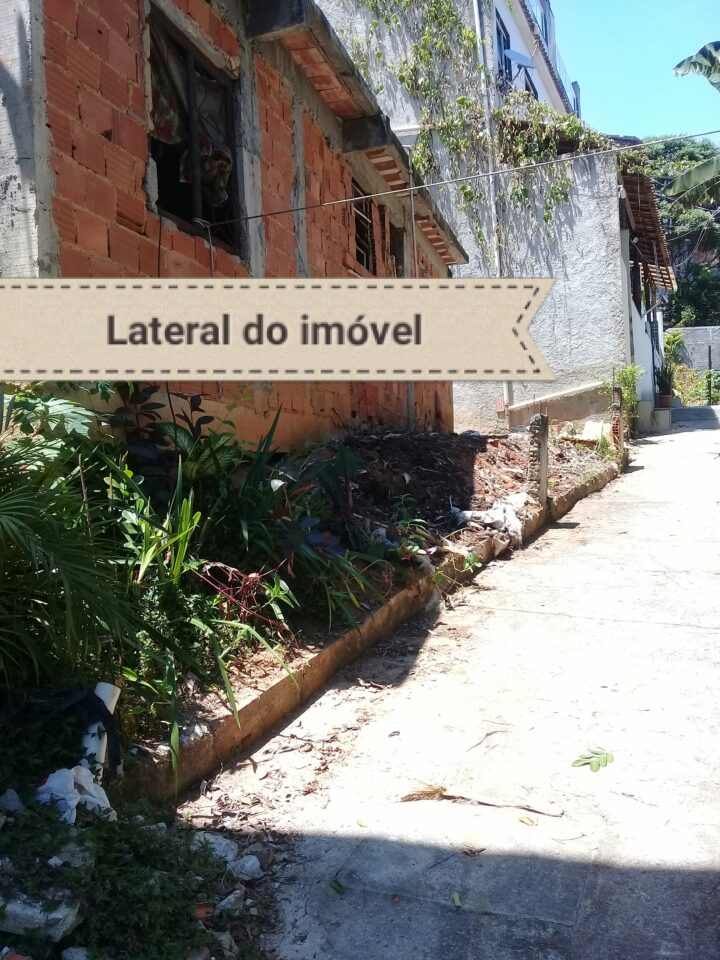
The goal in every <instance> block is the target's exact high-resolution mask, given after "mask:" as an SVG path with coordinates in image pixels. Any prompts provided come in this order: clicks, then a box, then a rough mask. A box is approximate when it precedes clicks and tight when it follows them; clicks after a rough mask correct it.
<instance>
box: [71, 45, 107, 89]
mask: <svg viewBox="0 0 720 960" xmlns="http://www.w3.org/2000/svg"><path fill="white" fill-rule="evenodd" d="M67 61H68V70H69V71H70V73H71V74H72V76H73V77H74V78H75V80H77V81H78V83H84V84H85V86H87V87H89V88H90V89H91V90H97V88H98V84H99V83H100V63H101V61H100V58H99V57H97V56H96V55H95V54H94V53H93V52H92V50H88V49H87V47H85V46H84V45H83V44H82V43H78V42H77V41H72V40H71V41H70V42H68V49H67Z"/></svg>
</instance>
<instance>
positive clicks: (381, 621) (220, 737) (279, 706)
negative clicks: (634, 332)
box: [110, 464, 620, 801]
mask: <svg viewBox="0 0 720 960" xmlns="http://www.w3.org/2000/svg"><path fill="white" fill-rule="evenodd" d="M619 474H620V471H619V469H618V468H617V467H616V466H615V465H614V464H609V465H608V466H607V467H606V468H605V469H604V470H602V471H601V472H600V473H599V474H596V475H595V476H593V477H592V478H589V479H588V480H587V481H585V482H583V483H580V484H578V485H577V486H575V487H573V489H572V490H570V491H568V492H567V493H564V494H562V495H560V496H557V497H553V496H552V494H551V495H550V497H549V498H548V499H549V503H548V511H547V515H546V514H545V513H544V511H543V510H541V509H540V507H536V508H534V509H533V510H531V511H530V513H529V515H528V516H527V517H526V518H525V520H524V521H523V541H527V540H529V539H531V538H532V537H534V536H536V535H537V534H538V533H539V532H540V531H541V530H542V529H543V527H544V526H545V525H546V523H547V522H548V520H550V521H552V520H557V519H559V518H560V517H562V516H564V515H565V514H566V513H567V512H568V511H569V510H571V509H572V507H573V506H574V505H575V504H576V503H577V502H578V501H579V500H582V499H583V498H584V497H587V496H589V495H590V494H592V493H596V492H597V491H598V490H601V489H602V488H603V487H604V486H606V485H607V484H608V483H609V482H610V481H611V480H614V479H615V478H616V477H617V476H619ZM503 552H505V551H504V550H500V551H497V550H496V548H495V546H494V544H493V541H492V539H489V540H485V541H483V544H482V547H478V548H477V549H476V550H475V556H476V557H477V559H478V560H479V561H481V562H482V564H483V565H485V564H488V563H490V562H491V561H492V560H494V559H495V558H496V556H499V555H500V554H501V553H503ZM464 559H465V558H464V557H463V556H461V555H460V554H459V553H458V554H450V555H449V556H447V557H446V558H445V559H444V560H443V561H442V563H441V564H440V565H439V566H438V567H437V568H436V570H435V571H434V572H433V573H426V574H418V575H417V577H416V580H415V582H414V583H412V584H411V585H410V586H408V587H405V588H403V589H402V590H399V591H398V592H397V593H396V594H394V595H393V596H392V597H390V599H389V600H387V601H386V602H385V603H384V604H383V605H382V606H381V607H379V608H378V609H377V610H374V611H373V612H372V613H371V614H369V616H368V617H367V618H366V619H365V620H364V621H363V622H362V623H361V624H359V625H358V626H357V627H356V628H353V629H352V630H348V631H347V632H346V633H344V634H343V635H342V636H340V637H338V638H337V639H335V640H333V641H331V642H330V643H329V644H328V645H327V646H326V647H324V648H322V649H320V650H315V651H311V650H308V651H303V652H302V653H301V654H300V655H299V656H298V658H297V659H296V660H295V661H294V662H293V663H292V664H291V666H292V670H293V673H294V677H290V676H288V675H287V673H285V672H282V673H281V674H280V673H279V674H278V676H277V677H274V678H271V679H268V681H267V686H266V687H265V688H264V689H262V690H259V691H258V690H253V691H250V692H249V693H248V695H247V698H246V699H245V701H244V702H243V700H242V699H241V695H240V696H238V712H239V716H240V726H239V727H238V725H237V723H236V722H235V719H234V717H233V716H232V714H230V713H228V714H227V715H225V716H222V717H220V718H218V719H215V720H213V721H211V722H210V723H208V724H206V725H200V726H199V727H198V729H197V731H196V733H195V735H193V736H191V737H190V738H189V739H185V740H184V741H183V744H182V748H181V760H180V765H179V770H178V773H177V777H176V776H175V775H174V774H173V770H172V766H171V763H170V760H169V759H168V758H162V759H159V760H158V759H151V758H149V757H143V758H142V759H140V760H137V761H135V762H133V764H132V766H130V767H129V768H128V769H127V771H126V775H125V778H124V780H122V781H120V782H119V783H117V784H116V785H115V786H114V788H111V790H110V793H111V797H112V795H118V794H119V795H121V796H123V797H125V798H129V797H138V796H143V797H147V798H149V799H153V800H158V801H166V800H169V799H171V798H172V797H174V795H175V794H176V792H177V791H181V790H183V789H185V788H187V787H189V786H191V785H192V784H194V783H198V782H199V781H200V780H202V779H203V778H204V777H207V776H209V775H210V774H211V773H213V772H214V771H215V770H217V769H218V768H219V767H221V766H222V764H223V763H224V762H225V761H226V760H227V759H228V757H230V756H231V755H232V754H234V753H237V752H239V751H241V750H247V749H248V748H250V747H251V746H253V744H255V743H257V742H258V741H259V740H261V739H262V738H263V737H264V736H266V735H267V734H268V733H269V732H270V731H271V730H272V729H273V727H275V726H276V725H277V724H278V723H280V721H282V720H283V719H284V718H285V717H287V716H288V715H289V714H291V713H292V712H293V711H294V710H297V709H298V707H300V706H301V705H302V704H303V703H305V702H306V701H307V700H309V699H310V697H311V696H313V694H315V693H317V691H318V690H320V688H321V687H323V686H324V684H326V683H327V681H328V680H329V679H330V678H331V677H332V676H333V675H334V674H335V673H337V672H338V670H340V669H341V668H342V667H344V666H346V665H347V664H349V663H352V661H353V660H356V659H357V658H358V657H359V656H360V655H361V654H362V653H364V652H365V651H366V650H368V649H369V648H370V647H373V646H374V645H375V644H376V643H377V642H378V641H379V640H381V639H382V638H383V637H385V636H387V635H388V634H389V633H390V632H391V631H392V630H394V629H395V627H397V626H399V625H400V624H401V623H404V622H405V621H407V620H410V619H411V618H412V617H414V616H417V615H418V614H420V613H423V612H425V611H427V610H429V609H432V607H433V606H434V605H436V604H437V602H438V599H439V594H440V591H439V586H438V585H439V584H440V585H442V586H443V588H444V589H447V588H450V589H453V588H455V587H456V586H459V585H461V584H462V583H466V582H468V581H470V580H472V579H473V577H474V576H475V573H474V572H473V571H472V570H466V569H463V568H464V566H465V564H464Z"/></svg>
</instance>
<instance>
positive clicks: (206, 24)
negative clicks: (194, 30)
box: [188, 0, 210, 33]
mask: <svg viewBox="0 0 720 960" xmlns="http://www.w3.org/2000/svg"><path fill="white" fill-rule="evenodd" d="M188 13H189V14H190V16H191V17H192V18H193V20H194V21H195V23H196V24H197V25H198V26H199V27H200V29H201V30H204V31H205V33H209V32H210V4H209V3H208V2H207V0H188Z"/></svg>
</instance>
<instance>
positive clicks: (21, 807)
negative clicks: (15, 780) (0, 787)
mask: <svg viewBox="0 0 720 960" xmlns="http://www.w3.org/2000/svg"><path fill="white" fill-rule="evenodd" d="M0 810H2V811H3V812H4V813H25V804H24V803H23V802H22V800H21V799H20V797H19V796H18V795H17V793H16V792H15V791H14V790H13V789H12V788H11V789H9V790H6V791H5V793H4V794H3V795H2V796H1V797H0Z"/></svg>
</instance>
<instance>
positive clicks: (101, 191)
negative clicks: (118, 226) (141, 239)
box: [85, 173, 116, 220]
mask: <svg viewBox="0 0 720 960" xmlns="http://www.w3.org/2000/svg"><path fill="white" fill-rule="evenodd" d="M85 199H86V203H87V208H88V210H91V211H92V212H93V213H97V214H98V215H99V216H101V217H104V218H105V219H106V220H114V219H115V204H116V199H115V187H114V186H113V184H112V183H111V181H110V180H107V179H106V178H105V177H96V176H95V174H93V173H86V174H85Z"/></svg>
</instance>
